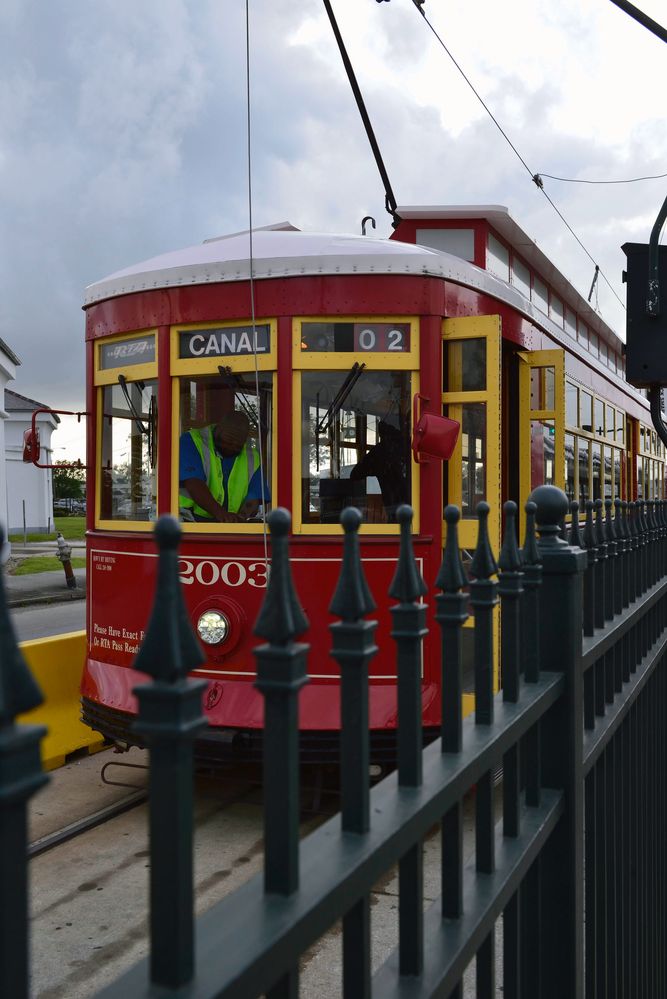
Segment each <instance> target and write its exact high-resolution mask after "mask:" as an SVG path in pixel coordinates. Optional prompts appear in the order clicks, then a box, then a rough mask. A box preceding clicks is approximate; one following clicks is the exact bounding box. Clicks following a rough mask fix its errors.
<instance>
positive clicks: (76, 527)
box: [9, 517, 86, 571]
mask: <svg viewBox="0 0 667 999" xmlns="http://www.w3.org/2000/svg"><path fill="white" fill-rule="evenodd" d="M54 524H55V527H54V530H53V532H52V533H51V534H29V535H28V541H55V539H56V533H57V532H58V531H60V532H61V534H62V536H63V537H64V538H65V540H66V541H83V539H84V538H85V536H86V518H85V517H54ZM9 540H10V541H16V543H17V544H22V543H23V535H22V534H12V535H10V538H9ZM42 571H43V570H42Z"/></svg>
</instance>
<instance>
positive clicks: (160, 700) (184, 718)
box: [133, 516, 207, 988]
mask: <svg viewBox="0 0 667 999" xmlns="http://www.w3.org/2000/svg"><path fill="white" fill-rule="evenodd" d="M180 536H181V529H180V527H179V526H178V523H177V521H176V520H175V519H174V518H173V517H170V516H163V517H160V519H159V520H158V522H157V525H156V527H155V540H156V542H157V546H158V549H159V561H158V578H157V586H156V590H155V600H154V604H153V611H152V613H151V618H150V621H149V624H148V628H147V630H146V637H145V639H144V642H143V644H142V645H141V648H140V649H139V652H138V653H137V656H136V659H135V661H134V663H133V667H134V669H136V670H138V671H140V672H142V673H147V674H148V675H149V676H152V677H153V682H152V683H146V684H142V685H141V686H139V687H135V688H134V693H135V694H136V696H137V700H138V702H139V712H138V717H137V721H136V722H135V723H134V728H135V730H136V731H137V732H139V733H140V735H141V736H142V737H143V739H144V740H145V742H146V744H147V745H148V747H149V749H150V763H151V765H150V771H149V828H150V847H151V866H150V900H151V901H150V939H151V955H150V969H151V971H150V974H151V982H152V983H153V984H155V985H164V986H167V987H169V988H177V987H178V986H179V985H184V984H185V983H186V982H189V981H190V980H191V978H192V977H193V974H194V911H193V867H192V837H193V829H192V826H193V772H192V762H193V761H192V744H193V741H194V738H195V736H196V734H197V733H198V732H199V731H201V730H202V729H204V728H206V724H207V723H206V719H205V718H204V716H203V714H202V694H203V692H204V689H205V687H206V683H205V681H203V680H189V679H188V678H187V674H188V672H189V671H190V670H192V669H194V668H195V667H197V666H199V665H200V664H201V663H202V662H203V661H204V657H203V655H202V652H201V648H200V646H199V643H198V642H197V640H196V638H195V636H194V633H193V631H192V626H191V625H190V621H189V619H188V616H187V611H186V609H185V604H184V602H183V596H182V593H181V585H180V581H179V578H178V543H179V540H180Z"/></svg>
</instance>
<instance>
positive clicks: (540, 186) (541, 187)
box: [412, 0, 625, 309]
mask: <svg viewBox="0 0 667 999" xmlns="http://www.w3.org/2000/svg"><path fill="white" fill-rule="evenodd" d="M412 4H413V6H414V8H415V10H417V11H418V12H419V14H420V15H421V17H422V18H423V20H424V21H425V22H426V24H427V25H428V27H429V28H430V30H431V32H432V33H433V35H434V37H435V38H436V40H437V41H438V43H439V45H440V46H441V47H442V48H443V49H444V51H445V52H446V53H447V55H448V56H449V58H450V59H451V61H452V62H453V63H454V65H455V66H456V68H457V70H458V71H459V73H460V74H461V76H462V77H463V79H464V80H465V82H466V83H467V84H468V86H469V87H470V89H471V90H472V92H473V94H474V95H475V97H476V98H477V100H478V101H479V102H480V104H481V105H482V107H483V108H484V110H485V111H486V113H487V114H488V115H489V117H490V118H491V120H492V121H493V123H494V125H495V126H496V128H497V129H498V131H499V132H500V134H501V135H502V136H503V138H504V139H505V141H506V142H507V144H508V145H509V146H510V148H511V149H512V151H513V152H514V154H515V155H516V157H517V158H518V159H519V160H520V162H521V164H522V165H523V167H524V169H525V170H526V171H527V172H528V173H529V174H530V178H531V180H532V181H533V183H534V184H535V185H536V187H537V189H538V190H539V191H541V192H542V194H543V195H544V197H545V198H546V199H547V201H548V202H549V204H550V205H551V207H552V208H553V210H554V211H555V212H556V214H557V215H558V217H559V219H560V220H561V222H562V223H563V224H564V225H565V227H566V228H567V230H568V231H569V232H570V233H571V235H572V236H573V237H574V238H575V240H576V241H577V243H578V244H579V246H580V247H581V249H582V250H583V251H584V253H585V254H586V256H587V257H588V259H589V260H590V261H591V262H592V263H593V264H595V266H596V267H599V264H598V263H597V261H596V260H595V258H594V257H593V255H592V254H591V253H590V251H589V250H588V249H587V247H586V246H584V244H583V243H582V241H581V240H580V238H579V236H577V234H576V232H575V231H574V229H573V228H572V226H571V225H570V223H569V222H568V221H567V219H566V218H565V216H564V215H563V213H562V212H561V211H560V209H559V208H558V207H557V206H556V205H555V204H554V202H553V201H552V199H551V198H550V197H549V195H548V194H547V192H546V191H545V190H544V185H543V184H542V182H541V176H540V174H537V173H535V172H534V171H533V170H531V169H530V167H529V166H528V164H527V163H526V161H525V159H524V158H523V156H522V155H521V153H520V152H519V150H518V149H517V147H516V146H515V145H514V143H513V142H512V140H511V139H510V137H509V136H508V135H507V132H506V131H505V130H504V128H503V127H502V125H501V124H500V122H499V121H498V119H497V118H496V116H495V115H494V114H493V112H492V111H491V109H490V108H489V106H488V104H487V103H486V101H485V100H484V99H483V97H482V96H481V94H480V93H479V92H478V91H477V90H476V89H475V87H474V85H473V83H472V82H471V81H470V80H469V79H468V77H467V76H466V74H465V72H464V70H463V68H462V67H461V65H460V64H459V63H458V62H457V60H456V59H455V58H454V56H453V55H452V53H451V52H450V50H449V49H448V47H447V45H446V44H445V42H444V40H443V39H442V38H441V36H440V35H439V34H438V32H437V31H436V29H435V28H434V26H433V25H432V24H431V22H430V21H429V19H428V17H427V16H426V14H425V12H424V9H423V7H422V6H421V4H420V3H419V0H412ZM542 176H544V175H542ZM600 274H601V275H602V278H603V280H604V282H605V284H606V285H607V287H608V288H609V290H610V291H611V293H612V295H613V296H614V298H615V299H616V300H617V301H618V303H619V304H620V305H621V306H622V307H623V309H625V303H624V302H623V301H622V299H621V298H620V296H619V295H618V294H617V293H616V291H615V289H614V287H613V285H612V284H611V283H610V281H609V279H608V278H607V276H606V274H605V273H604V271H603V270H602V268H600Z"/></svg>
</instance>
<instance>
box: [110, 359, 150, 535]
mask: <svg viewBox="0 0 667 999" xmlns="http://www.w3.org/2000/svg"><path fill="white" fill-rule="evenodd" d="M101 437H102V440H101V452H100V454H101V469H100V471H101V476H100V517H101V519H102V520H122V521H142V520H145V521H150V520H155V518H156V511H157V460H156V456H157V383H156V382H155V381H146V382H143V381H136V382H127V381H126V380H125V378H124V377H123V376H122V375H121V376H120V378H119V380H118V381H117V382H116V383H114V384H109V385H104V386H103V388H102V420H101Z"/></svg>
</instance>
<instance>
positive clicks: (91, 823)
mask: <svg viewBox="0 0 667 999" xmlns="http://www.w3.org/2000/svg"><path fill="white" fill-rule="evenodd" d="M147 799H148V791H137V792H135V793H134V794H130V795H128V796H127V797H126V798H122V799H121V800H120V801H116V802H114V803H113V804H112V805H107V806H106V807H105V808H100V809H98V811H96V812H93V813H92V814H91V815H86V816H84V818H82V819H77V820H76V822H70V823H69V824H68V825H66V826H62V827H61V828H60V829H56V831H55V832H52V833H47V835H46V836H40V838H39V839H36V840H34V841H33V842H32V843H30V844H29V845H28V859H32V858H33V857H38V856H39V855H40V854H42V853H46V851H47V850H52V849H53V847H54V846H60V844H61V843H66V842H67V841H68V840H70V839H75V838H76V837H77V836H80V835H81V834H82V833H84V832H88V830H89V829H95V828H96V826H101V825H102V824H103V823H104V822H109V821H110V820H111V819H115V818H116V816H117V815H122V814H123V813H124V812H128V811H129V810H130V809H131V808H136V807H137V805H143V803H144V802H145V801H146V800H147Z"/></svg>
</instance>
